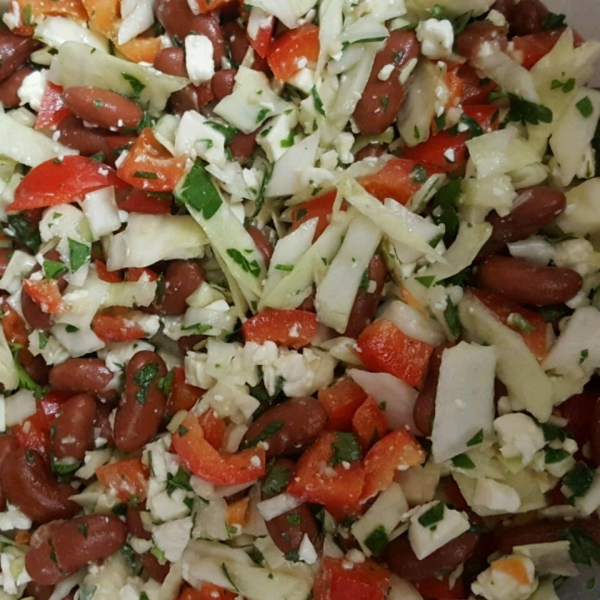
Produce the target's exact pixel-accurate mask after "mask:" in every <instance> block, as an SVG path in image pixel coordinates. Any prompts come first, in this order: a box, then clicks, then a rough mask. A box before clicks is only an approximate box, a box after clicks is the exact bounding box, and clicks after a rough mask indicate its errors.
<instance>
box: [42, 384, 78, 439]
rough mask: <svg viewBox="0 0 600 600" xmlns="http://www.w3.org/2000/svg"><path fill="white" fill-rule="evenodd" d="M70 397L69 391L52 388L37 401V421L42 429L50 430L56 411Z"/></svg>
mask: <svg viewBox="0 0 600 600" xmlns="http://www.w3.org/2000/svg"><path fill="white" fill-rule="evenodd" d="M70 397H71V394H69V393H66V392H59V391H56V390H52V391H51V392H49V393H48V394H46V395H45V396H44V397H43V398H42V399H41V400H38V401H37V411H36V415H35V416H36V422H37V423H38V424H39V425H40V427H41V428H42V429H45V430H46V431H50V426H51V425H52V421H54V417H55V415H56V413H57V412H58V410H59V409H60V407H61V406H62V405H63V404H64V403H65V402H66V401H67V400H68V399H69V398H70Z"/></svg>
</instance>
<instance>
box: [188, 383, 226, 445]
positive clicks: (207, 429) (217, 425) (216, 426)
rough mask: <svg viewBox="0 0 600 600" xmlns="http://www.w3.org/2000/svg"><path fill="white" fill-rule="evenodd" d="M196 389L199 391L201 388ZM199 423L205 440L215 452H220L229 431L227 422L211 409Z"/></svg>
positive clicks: (202, 416) (200, 417)
mask: <svg viewBox="0 0 600 600" xmlns="http://www.w3.org/2000/svg"><path fill="white" fill-rule="evenodd" d="M190 387H191V386H190ZM194 389H197V390H198V389H199V388H194ZM200 391H201V392H203V391H204V390H200ZM198 423H200V426H201V427H202V431H203V432H204V439H205V440H206V441H207V442H208V443H209V444H210V445H211V446H212V447H213V448H214V449H215V450H220V449H221V447H222V446H223V442H224V441H225V433H226V431H227V427H226V426H225V421H224V420H223V419H222V418H221V417H219V415H218V414H217V413H216V412H215V411H214V410H212V409H209V410H207V411H206V412H205V413H202V414H201V415H200V416H199V417H198Z"/></svg>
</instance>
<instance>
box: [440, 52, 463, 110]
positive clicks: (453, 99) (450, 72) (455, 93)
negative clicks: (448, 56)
mask: <svg viewBox="0 0 600 600" xmlns="http://www.w3.org/2000/svg"><path fill="white" fill-rule="evenodd" d="M446 64H447V69H446V73H445V75H444V83H445V84H446V87H447V88H448V99H447V100H446V104H445V105H444V110H445V111H448V110H449V109H451V108H454V107H455V106H458V105H459V104H460V101H461V98H462V95H463V85H464V84H463V80H462V79H461V78H460V77H459V75H458V70H459V68H460V65H459V64H457V63H446Z"/></svg>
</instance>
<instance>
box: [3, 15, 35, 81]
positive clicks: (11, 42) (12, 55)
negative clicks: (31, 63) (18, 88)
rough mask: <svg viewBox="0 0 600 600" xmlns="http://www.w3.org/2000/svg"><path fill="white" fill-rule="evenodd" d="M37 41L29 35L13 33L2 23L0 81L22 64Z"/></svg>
mask: <svg viewBox="0 0 600 600" xmlns="http://www.w3.org/2000/svg"><path fill="white" fill-rule="evenodd" d="M38 45H39V43H38V42H37V41H36V40H34V39H33V38H31V37H24V36H20V35H15V34H14V33H12V32H11V31H9V30H8V28H7V27H5V26H4V25H2V26H1V27H0V81H4V80H5V79H8V78H9V77H10V76H11V75H12V74H13V73H14V72H15V71H16V70H17V69H18V68H19V67H21V66H23V64H24V63H25V61H26V60H27V59H28V58H29V55H30V54H31V53H32V52H33V51H34V50H35V49H36V48H37V47H38Z"/></svg>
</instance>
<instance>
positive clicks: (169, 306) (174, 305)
mask: <svg viewBox="0 0 600 600" xmlns="http://www.w3.org/2000/svg"><path fill="white" fill-rule="evenodd" d="M204 280H205V277H204V269H202V267H201V266H200V265H199V264H198V263H197V262H194V261H191V260H174V261H171V262H170V263H169V266H168V267H167V270H166V271H165V293H164V295H163V301H162V304H161V307H160V308H161V312H162V314H165V315H170V316H178V315H182V314H183V313H184V312H185V311H186V310H187V308H188V305H187V302H186V300H187V299H188V298H189V297H190V296H191V295H192V294H193V293H194V292H195V291H196V290H197V289H198V288H199V287H200V286H201V285H202V282H203V281H204Z"/></svg>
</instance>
